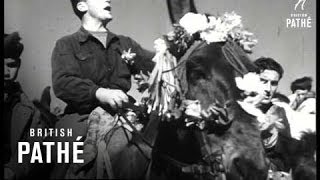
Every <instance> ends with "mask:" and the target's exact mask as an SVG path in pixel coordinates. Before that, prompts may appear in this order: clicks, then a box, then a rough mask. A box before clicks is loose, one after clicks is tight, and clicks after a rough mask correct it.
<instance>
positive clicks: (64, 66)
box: [52, 0, 154, 169]
mask: <svg viewBox="0 0 320 180" xmlns="http://www.w3.org/2000/svg"><path fill="white" fill-rule="evenodd" d="M110 3H111V1H110V0H71V4H72V7H73V10H74V12H75V14H76V15H77V16H78V17H79V18H80V20H81V27H80V29H79V30H78V31H77V32H75V33H73V34H71V35H67V36H64V37H62V38H61V39H59V40H58V41H57V42H56V45H55V48H54V50H53V54H52V82H53V90H54V93H55V94H56V95H57V97H58V98H60V99H62V100H63V101H64V102H66V103H67V107H66V109H65V115H64V117H62V118H61V119H60V120H59V121H58V122H57V124H56V128H72V129H73V134H72V135H73V136H72V137H71V138H69V139H68V140H66V139H63V140H58V141H70V142H75V141H76V137H78V136H82V137H85V136H86V133H87V131H88V129H89V131H95V130H96V129H93V126H94V124H93V123H94V122H93V121H91V120H90V119H92V118H91V117H93V116H94V115H96V114H100V115H101V114H104V115H106V116H105V117H107V118H106V119H107V123H111V122H113V121H114V118H115V117H114V115H115V112H116V111H117V109H118V108H122V106H123V104H124V103H127V102H129V100H130V98H129V97H128V95H127V94H126V93H127V91H128V90H129V89H130V87H131V75H132V74H137V73H140V71H142V72H144V73H145V74H147V71H151V70H152V68H153V66H154V63H153V62H152V61H151V59H152V58H153V56H154V53H152V52H149V51H147V50H145V49H143V48H142V47H141V46H140V45H139V44H138V43H136V42H135V41H134V40H132V39H131V38H129V37H125V36H121V35H116V34H114V33H112V32H111V31H110V30H109V29H108V28H107V25H108V23H109V22H110V21H111V20H112V14H111V4H110ZM90 113H91V114H90ZM89 114H90V115H89ZM100 117H101V116H100ZM99 121H101V119H99ZM96 123H99V122H96ZM95 127H96V126H95ZM98 127H99V126H98ZM97 131H99V130H97ZM90 138H92V137H90V134H88V136H87V139H90ZM55 141H56V140H55ZM91 141H96V139H91ZM86 144H87V141H85V153H86ZM88 153H89V152H88ZM90 153H91V152H90ZM85 163H87V162H85ZM62 169H65V168H62Z"/></svg>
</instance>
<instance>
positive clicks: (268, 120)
mask: <svg viewBox="0 0 320 180" xmlns="http://www.w3.org/2000/svg"><path fill="white" fill-rule="evenodd" d="M254 64H255V65H256V66H257V67H258V69H259V72H258V75H259V78H260V83H259V89H260V90H259V92H258V93H257V94H256V95H255V96H248V97H246V98H245V99H244V101H245V102H249V103H250V106H252V105H253V107H255V108H254V109H256V110H254V111H252V110H251V111H252V112H250V110H249V109H248V110H247V111H248V112H249V113H251V114H253V115H256V116H257V117H258V120H259V122H260V126H259V127H260V130H261V137H262V140H263V144H264V146H265V149H266V152H267V156H268V158H269V159H270V161H271V164H272V169H273V170H277V171H287V170H288V169H286V168H287V166H288V164H287V161H286V159H285V156H283V155H281V152H283V150H284V149H283V148H285V147H283V143H282V140H283V138H286V137H291V132H290V125H289V123H288V119H287V116H286V112H285V110H284V109H283V108H282V107H280V106H277V105H275V104H274V103H273V100H274V96H275V95H276V91H277V88H278V85H279V81H280V79H281V78H282V76H283V68H282V67H281V65H280V64H279V63H278V62H277V61H275V60H274V59H272V58H266V57H261V58H258V59H257V60H256V61H254ZM253 112H254V113H253ZM257 112H258V113H257Z"/></svg>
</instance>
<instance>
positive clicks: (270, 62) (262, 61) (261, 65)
mask: <svg viewBox="0 0 320 180" xmlns="http://www.w3.org/2000/svg"><path fill="white" fill-rule="evenodd" d="M254 64H255V65H256V66H257V67H258V69H259V70H260V72H262V71H264V70H266V69H268V70H274V71H276V72H277V73H279V76H280V78H279V79H281V78H282V76H283V68H282V66H281V65H280V64H279V63H278V62H277V61H276V60H274V59H272V58H269V57H260V58H258V59H257V60H255V61H254Z"/></svg>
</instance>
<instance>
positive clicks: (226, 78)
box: [155, 41, 268, 180]
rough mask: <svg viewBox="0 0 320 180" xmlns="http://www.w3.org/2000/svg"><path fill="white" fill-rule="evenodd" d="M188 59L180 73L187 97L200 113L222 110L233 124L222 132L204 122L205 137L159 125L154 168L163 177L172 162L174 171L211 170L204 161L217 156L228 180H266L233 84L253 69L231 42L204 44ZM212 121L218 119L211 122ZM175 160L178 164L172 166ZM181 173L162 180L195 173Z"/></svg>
mask: <svg viewBox="0 0 320 180" xmlns="http://www.w3.org/2000/svg"><path fill="white" fill-rule="evenodd" d="M228 56H233V57H228ZM186 59H187V60H186V61H185V67H184V71H185V75H186V82H187V92H186V97H187V98H188V99H193V100H199V101H200V102H201V107H202V108H204V109H207V108H210V106H211V105H215V106H219V107H221V108H223V109H224V110H225V111H226V112H227V113H226V114H227V115H226V116H227V118H228V119H229V120H231V121H232V123H231V124H230V125H229V126H228V127H227V128H224V127H219V125H215V124H214V123H213V122H214V121H210V120H209V121H207V122H206V124H207V126H208V128H207V130H205V131H199V130H196V129H194V128H189V129H188V128H185V127H184V128H182V127H181V125H180V126H179V125H168V124H166V125H163V126H162V128H161V127H160V128H159V129H160V130H159V137H158V138H157V145H158V150H157V151H158V152H159V151H160V155H159V156H158V157H157V155H155V156H156V159H158V161H162V162H163V163H158V164H160V165H159V166H158V167H161V166H162V169H163V170H164V171H168V168H167V167H166V166H167V165H166V164H167V163H170V162H173V163H171V164H176V166H177V167H178V166H179V165H178V164H179V163H180V165H181V164H184V165H188V164H189V165H190V164H193V165H197V164H206V163H207V164H210V163H212V160H211V162H210V160H207V159H206V158H207V157H210V156H211V155H214V154H215V153H217V154H218V155H220V156H221V157H222V162H221V163H220V165H222V166H224V174H225V176H226V179H249V180H250V179H266V178H267V172H268V162H267V159H266V156H265V152H264V148H263V145H262V142H261V136H260V131H259V130H258V128H257V123H258V122H257V120H256V119H255V118H254V117H253V116H251V115H249V114H247V113H246V112H245V111H244V110H243V109H242V108H241V107H240V106H239V105H238V104H237V99H239V98H240V94H241V93H240V91H239V90H238V89H237V86H236V83H235V80H234V78H235V76H236V75H238V73H245V72H248V71H256V67H255V66H254V65H253V64H252V62H251V61H250V59H249V58H248V57H247V56H246V54H245V53H244V51H243V50H242V49H241V48H240V47H239V46H238V45H236V44H235V43H232V42H230V41H229V42H226V43H210V44H206V43H202V44H201V45H199V46H198V47H196V48H195V49H194V50H193V51H192V52H191V53H190V55H189V57H188V58H186ZM214 118H217V117H212V119H214ZM177 124H179V123H177ZM180 124H181V123H180ZM205 149H206V150H205ZM161 154H166V155H168V156H169V157H170V158H161ZM165 159H167V160H165ZM168 159H171V160H168ZM174 160H177V162H176V163H174ZM155 164H157V162H155ZM161 164H162V165H161ZM155 166H156V167H157V165H155ZM182 166H183V165H182ZM172 169H180V172H175V173H172V171H173V170H172ZM181 169H183V168H182V167H181V166H180V168H169V171H171V172H165V173H162V174H166V173H167V174H166V175H167V177H166V178H168V179H180V178H186V177H188V178H191V179H193V175H196V173H195V172H192V173H191V175H190V176H185V174H184V175H181V174H183V173H182V172H181ZM158 174H161V173H158ZM172 177H174V178H172ZM198 177H199V176H198ZM200 177H201V176H200ZM202 177H204V178H205V179H215V178H216V176H211V175H210V173H205V174H203V176H202ZM220 178H221V176H220Z"/></svg>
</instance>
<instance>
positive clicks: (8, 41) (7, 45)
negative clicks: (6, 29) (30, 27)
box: [4, 32, 23, 59]
mask: <svg viewBox="0 0 320 180" xmlns="http://www.w3.org/2000/svg"><path fill="white" fill-rule="evenodd" d="M20 40H21V38H20V36H19V33H18V32H13V33H11V34H4V58H12V59H18V58H19V57H20V55H21V53H22V51H23V44H22V43H20Z"/></svg>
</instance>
